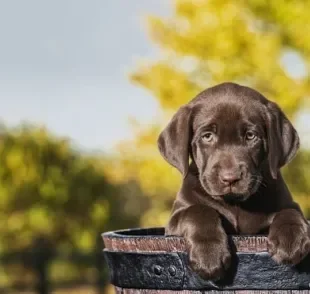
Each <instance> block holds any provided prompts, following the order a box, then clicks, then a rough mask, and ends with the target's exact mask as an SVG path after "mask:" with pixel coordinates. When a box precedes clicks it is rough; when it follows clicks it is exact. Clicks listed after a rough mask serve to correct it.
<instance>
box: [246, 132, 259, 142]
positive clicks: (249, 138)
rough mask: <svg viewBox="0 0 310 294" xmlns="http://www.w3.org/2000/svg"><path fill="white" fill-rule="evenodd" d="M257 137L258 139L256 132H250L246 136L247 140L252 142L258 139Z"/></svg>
mask: <svg viewBox="0 0 310 294" xmlns="http://www.w3.org/2000/svg"><path fill="white" fill-rule="evenodd" d="M256 137H257V136H256V134H255V133H254V132H251V131H248V132H246V134H245V139H246V140H247V141H252V140H254V139H256Z"/></svg>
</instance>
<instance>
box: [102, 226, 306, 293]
mask: <svg viewBox="0 0 310 294" xmlns="http://www.w3.org/2000/svg"><path fill="white" fill-rule="evenodd" d="M164 233H165V232H164V229H163V228H149V229H131V230H124V231H118V232H108V233H105V234H102V237H103V241H104V244H105V250H106V252H110V253H109V254H110V255H109V256H110V257H109V263H110V265H112V267H113V268H114V270H115V269H116V272H114V274H113V278H114V281H118V280H122V283H123V284H117V283H115V291H116V293H117V294H204V293H206V294H207V293H208V294H209V293H211V294H220V293H221V294H230V293H231V294H269V293H270V294H271V293H272V294H310V290H309V289H310V262H309V263H308V262H307V264H308V265H307V266H306V272H307V274H306V275H307V276H303V278H301V279H300V278H299V276H294V275H295V274H294V273H292V272H290V270H287V269H285V268H281V267H278V268H277V267H274V266H273V264H272V262H271V261H270V260H271V258H270V257H269V256H268V253H267V251H268V241H267V236H230V238H229V239H230V240H231V247H233V251H235V252H236V253H238V254H241V255H239V257H240V262H242V266H241V267H240V268H239V266H238V268H239V269H240V271H239V273H238V274H237V275H238V278H237V281H239V284H238V285H241V287H240V288H239V286H238V287H230V288H226V289H225V287H224V288H223V289H219V288H218V287H215V288H214V287H213V286H212V283H211V287H210V284H207V283H206V284H205V285H206V287H207V288H205V286H203V287H202V288H201V286H200V288H199V286H197V287H196V285H198V284H199V283H200V282H198V284H195V283H197V281H198V280H197V279H196V278H193V276H192V274H191V273H190V272H189V271H188V268H187V266H188V265H187V264H186V263H187V262H186V260H185V261H184V259H182V254H183V256H184V254H185V255H186V252H187V249H188V246H187V243H186V241H185V240H184V239H183V238H181V237H176V236H165V235H164ZM128 253H129V256H128V255H127V254H128ZM243 253H244V254H243ZM113 254H116V255H114V256H112V255H113ZM130 254H133V255H134V258H133V257H132V255H131V256H130ZM154 254H155V255H156V256H157V257H156V256H155V257H154ZM126 255H127V257H128V258H129V259H126V258H125V259H124V258H123V256H126ZM136 256H137V259H136ZM158 256H161V258H162V259H158ZM241 257H242V258H241ZM245 257H247V258H248V259H245ZM252 257H253V258H252ZM147 258H149V259H147ZM152 258H153V259H152ZM154 258H157V259H156V260H155V259H154ZM166 258H167V259H166ZM169 258H170V259H169ZM178 258H180V259H178ZM142 259H143V261H142ZM120 260H121V261H120ZM128 260H130V261H129V262H128ZM154 260H155V261H156V263H154V265H155V267H156V266H157V265H158V264H161V269H162V270H163V271H164V272H165V271H166V270H167V269H169V267H171V264H172V263H171V262H173V260H174V262H176V263H175V264H174V265H173V266H172V267H174V266H175V267H174V270H175V271H176V272H177V274H176V273H173V275H172V273H171V272H170V274H171V276H169V274H167V275H166V276H164V272H163V274H162V276H161V277H162V278H159V276H158V275H160V274H157V273H156V271H154V266H153V263H152V262H153V261H154ZM155 261H154V262H155ZM111 262H112V263H111ZM144 262H145V263H144ZM150 262H151V263H150ZM179 262H181V266H180V264H179ZM270 262H271V263H270ZM254 263H255V264H254ZM125 264H126V266H125ZM145 264H146V266H145V267H144V265H145ZM156 264H157V265H156ZM131 265H132V266H131ZM248 265H249V266H248ZM256 267H257V268H256ZM137 268H139V269H141V268H142V269H143V270H142V271H139V270H136V269H137ZM182 268H183V269H182ZM256 270H258V274H257V277H258V278H256V276H255V275H253V274H252V273H253V272H254V273H255V272H256ZM133 272H134V273H139V274H137V275H135V274H133ZM168 272H169V271H168ZM240 272H241V273H242V274H240ZM179 274H180V277H181V276H182V275H183V276H182V277H181V278H180V279H181V282H180V281H179V280H178V275H179ZM116 275H118V276H119V278H117V277H116ZM127 275H128V279H127ZM194 275H195V274H194ZM259 275H261V276H260V277H259ZM136 276H137V277H139V281H140V284H139V283H138V285H140V286H135V287H133V284H135V281H138V280H137V279H136V278H135V277H136ZM124 277H125V279H124ZM242 277H243V280H242ZM253 277H254V278H253ZM262 277H264V278H262ZM126 279H127V280H126ZM161 279H162V280H161ZM164 279H166V282H163V281H164ZM167 279H168V282H167ZM183 279H187V286H186V287H187V288H186V287H185V286H184V287H181V288H178V287H176V285H179V284H178V283H181V284H182V280H183ZM188 279H190V280H191V279H194V280H195V281H196V282H194V283H192V284H191V283H190V282H188V281H189V280H188ZM240 279H241V280H242V281H246V282H245V283H244V282H241V284H240V281H241V280H240ZM252 279H253V281H254V283H253V284H252ZM144 280H146V281H148V283H149V284H148V285H145V284H144V282H143V283H141V281H144ZM267 280H268V281H267ZM128 281H132V282H128ZM154 281H155V282H154ZM157 281H158V283H161V282H162V283H165V286H164V287H162V285H161V287H160V286H159V284H157ZM173 281H174V282H175V283H176V284H174V285H172V284H171V283H173ZM250 281H251V282H250ZM277 281H280V282H277ZM291 281H292V284H291ZM255 283H256V284H255ZM257 283H258V284H257ZM116 285H118V286H121V287H118V286H116ZM124 285H126V286H124ZM150 285H153V286H154V287H153V286H150ZM167 285H168V286H167ZM183 285H184V284H183ZM190 285H194V286H190ZM199 285H201V283H200V284H199ZM244 285H250V287H249V288H248V286H244ZM253 285H258V287H257V288H256V287H255V286H253ZM266 285H267V286H266ZM268 285H271V286H272V287H273V288H271V287H269V286H268ZM277 285H279V287H278V286H277ZM291 285H293V286H291ZM300 285H301V286H300ZM265 286H266V287H265ZM299 286H300V287H299ZM125 287H126V288H125ZM173 287H174V288H173ZM188 287H189V288H188ZM134 288H138V289H134ZM142 288H143V289H142ZM146 288H151V289H146ZM153 288H155V289H153ZM167 288H170V289H174V290H166V289H167ZM182 288H183V289H197V290H179V289H182ZM279 288H280V289H279ZM159 289H161V290H159ZM163 289H165V290H163ZM200 289H215V290H203V291H201V290H200ZM236 289H242V290H236ZM247 289H250V290H247ZM258 289H260V290H258ZM269 289H273V290H269ZM281 289H284V290H281ZM291 289H296V290H291ZM298 289H300V290H298Z"/></svg>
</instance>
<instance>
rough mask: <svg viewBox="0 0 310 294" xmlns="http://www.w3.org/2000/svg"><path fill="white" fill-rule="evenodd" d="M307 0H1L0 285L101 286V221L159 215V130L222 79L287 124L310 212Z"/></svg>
mask: <svg viewBox="0 0 310 294" xmlns="http://www.w3.org/2000/svg"><path fill="white" fill-rule="evenodd" d="M309 11H310V1H306V0H304V1H303V0H274V1H267V0H246V1H245V0H244V1H239V0H238V1H237V0H174V1H172V0H147V1H145V0H132V1H124V0H114V1H111V0H110V1H100V0H88V1H85V0H54V1H40V0H28V1H21V0H19V1H18V0H11V1H1V0H0V37H1V46H0V99H1V100H0V101H1V105H0V118H1V126H0V130H1V131H0V134H1V135H0V153H1V156H0V161H1V163H0V236H1V238H0V263H1V267H0V293H38V294H47V293H54V294H69V293H88V294H93V293H112V291H113V290H112V288H111V287H110V286H109V285H108V280H107V269H106V266H105V263H104V260H103V258H102V255H101V251H102V249H103V242H102V239H101V237H100V234H101V233H102V232H105V231H108V230H116V229H123V228H132V227H146V226H164V225H165V224H166V221H167V219H168V217H169V212H170V209H171V205H172V202H173V199H174V197H175V194H176V191H177V190H178V188H179V185H180V182H181V176H180V175H179V173H178V171H177V170H175V169H173V168H172V167H170V166H169V165H168V164H167V163H166V162H165V161H164V160H163V159H162V158H161V157H160V155H159V152H158V150H157V147H156V146H157V145H156V139H157V136H158V134H159V132H160V130H161V129H162V128H163V127H164V126H165V125H166V123H167V122H168V120H169V119H170V118H171V116H172V114H173V113H174V112H175V111H176V110H177V109H178V107H180V106H181V105H182V104H185V103H186V102H188V101H189V100H191V99H192V98H193V97H194V96H195V95H196V94H197V93H198V92H199V91H201V90H202V89H204V88H206V87H209V86H212V85H215V84H217V83H220V82H223V81H235V82H239V83H242V84H244V85H249V86H252V87H254V88H256V89H257V90H259V91H261V92H262V93H263V94H265V95H266V96H267V97H268V98H269V99H271V100H273V101H276V102H277V103H278V104H279V105H280V106H281V107H282V108H283V109H284V111H285V112H286V114H287V115H288V116H289V118H290V119H291V120H292V121H293V122H294V125H295V126H296V128H297V130H298V131H299V134H300V137H301V145H302V148H301V151H300V152H299V154H298V156H297V157H296V158H295V159H294V160H293V162H291V164H290V165H289V166H287V167H285V168H284V169H283V173H284V176H285V178H286V181H287V183H288V185H289V188H290V189H291V191H292V193H293V194H294V197H295V200H296V201H298V202H299V203H300V205H301V206H302V209H303V211H304V213H305V214H306V215H307V217H309V218H310V181H309V180H308V179H310V103H309V94H310V34H309V31H310V18H309Z"/></svg>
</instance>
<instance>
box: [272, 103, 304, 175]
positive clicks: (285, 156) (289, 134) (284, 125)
mask: <svg viewBox="0 0 310 294" xmlns="http://www.w3.org/2000/svg"><path fill="white" fill-rule="evenodd" d="M266 113H267V141H268V162H269V167H270V172H271V175H272V177H273V178H274V179H276V178H277V174H278V170H279V169H280V168H281V167H282V166H284V165H285V164H287V163H289V162H290V161H291V160H292V159H293V158H294V156H295V155H296V153H297V151H298V149H299V144H300V143H299V136H298V133H297V131H296V130H295V128H294V127H293V125H292V124H291V122H290V121H289V120H288V118H287V117H286V116H285V114H284V113H283V111H282V110H281V109H280V107H279V106H278V105H277V104H276V103H274V102H269V103H268V105H267V112H266Z"/></svg>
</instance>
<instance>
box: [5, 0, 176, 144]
mask: <svg viewBox="0 0 310 294" xmlns="http://www.w3.org/2000/svg"><path fill="white" fill-rule="evenodd" d="M169 10H170V7H169V1H167V0H147V1H145V0H134V1H124V0H113V1H102V0H88V1H86V0H53V1H42V0H27V1H18V0H10V1H1V3H0V36H1V46H0V101H1V107H0V119H1V120H3V122H4V123H6V124H9V125H15V124H17V123H19V122H21V121H30V122H34V123H40V124H45V125H46V126H47V127H48V128H49V129H50V130H52V131H53V132H55V133H56V134H60V135H65V136H69V137H71V138H72V139H73V141H74V142H75V143H77V144H78V145H79V146H80V147H82V148H87V149H103V150H109V149H111V148H112V146H113V144H114V143H115V142H117V141H118V140H120V139H122V138H126V137H129V136H130V128H129V126H128V122H127V119H128V116H133V117H135V118H137V119H139V120H141V121H142V122H147V121H150V119H151V118H152V116H154V115H155V114H156V111H157V110H158V108H157V104H156V102H155V99H153V98H152V97H151V96H149V95H148V93H147V92H146V91H145V90H143V89H140V88H138V87H136V86H133V85H131V84H130V83H129V81H128V79H127V75H128V73H129V72H130V71H131V70H133V69H134V68H135V65H136V64H137V62H138V60H139V59H140V58H141V57H149V58H151V57H154V56H156V52H155V49H154V46H153V45H152V44H151V43H150V41H149V39H148V38H147V34H146V30H145V29H144V27H145V26H144V21H145V20H144V15H145V14H147V13H154V14H158V15H167V14H169Z"/></svg>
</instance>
